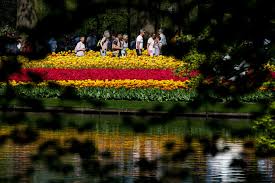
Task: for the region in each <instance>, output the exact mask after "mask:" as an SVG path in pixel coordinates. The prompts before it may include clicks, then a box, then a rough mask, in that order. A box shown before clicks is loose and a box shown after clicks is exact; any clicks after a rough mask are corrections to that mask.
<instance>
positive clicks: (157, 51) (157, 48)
mask: <svg viewBox="0 0 275 183" xmlns="http://www.w3.org/2000/svg"><path fill="white" fill-rule="evenodd" d="M160 40H161V39H160V36H159V35H157V36H156V39H155V43H154V51H155V52H154V55H155V56H159V55H160V53H161V50H160V49H161V43H160Z"/></svg>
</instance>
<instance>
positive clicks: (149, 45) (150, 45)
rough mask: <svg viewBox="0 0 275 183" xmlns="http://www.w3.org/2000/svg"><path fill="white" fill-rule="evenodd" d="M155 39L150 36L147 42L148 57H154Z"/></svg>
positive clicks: (153, 36) (154, 36)
mask: <svg viewBox="0 0 275 183" xmlns="http://www.w3.org/2000/svg"><path fill="white" fill-rule="evenodd" d="M155 38H156V35H155V34H152V35H151V37H150V38H149V39H148V42H147V50H148V55H150V56H154V45H155Z"/></svg>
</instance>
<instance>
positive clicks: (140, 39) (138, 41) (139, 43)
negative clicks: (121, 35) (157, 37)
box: [136, 29, 145, 56]
mask: <svg viewBox="0 0 275 183" xmlns="http://www.w3.org/2000/svg"><path fill="white" fill-rule="evenodd" d="M144 35H145V31H144V30H143V29H141V30H140V34H139V36H138V37H137V39H136V51H137V56H141V55H142V49H143V36H144Z"/></svg>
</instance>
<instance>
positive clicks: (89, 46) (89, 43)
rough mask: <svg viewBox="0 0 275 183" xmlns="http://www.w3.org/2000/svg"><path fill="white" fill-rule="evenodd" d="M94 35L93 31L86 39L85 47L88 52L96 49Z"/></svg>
mask: <svg viewBox="0 0 275 183" xmlns="http://www.w3.org/2000/svg"><path fill="white" fill-rule="evenodd" d="M96 42H97V38H96V34H95V32H94V31H92V33H91V35H90V36H88V37H87V40H86V45H87V49H88V50H95V49H96Z"/></svg>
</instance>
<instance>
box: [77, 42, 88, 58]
mask: <svg viewBox="0 0 275 183" xmlns="http://www.w3.org/2000/svg"><path fill="white" fill-rule="evenodd" d="M84 41H85V37H81V38H80V41H79V42H78V43H77V45H76V47H75V53H76V56H78V57H82V56H84V55H85V51H86V48H85V44H84Z"/></svg>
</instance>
